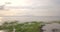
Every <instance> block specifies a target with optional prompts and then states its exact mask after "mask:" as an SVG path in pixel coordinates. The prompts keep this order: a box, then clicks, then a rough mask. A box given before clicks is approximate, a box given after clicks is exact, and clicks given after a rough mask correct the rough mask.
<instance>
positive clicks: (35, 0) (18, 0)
mask: <svg viewBox="0 0 60 32" xmlns="http://www.w3.org/2000/svg"><path fill="white" fill-rule="evenodd" d="M7 2H10V3H11V4H6V3H7ZM0 5H5V10H0V16H1V19H2V18H3V16H57V17H58V16H59V17H60V15H59V14H60V0H0ZM7 7H9V8H7ZM18 8H19V9H18Z"/></svg>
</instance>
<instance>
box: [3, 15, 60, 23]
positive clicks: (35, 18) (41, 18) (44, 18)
mask: <svg viewBox="0 0 60 32" xmlns="http://www.w3.org/2000/svg"><path fill="white" fill-rule="evenodd" d="M2 20H3V21H7V20H17V21H21V22H26V21H58V20H60V16H10V17H8V16H6V17H3V19H2Z"/></svg>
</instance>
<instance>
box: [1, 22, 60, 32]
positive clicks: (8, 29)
mask: <svg viewBox="0 0 60 32" xmlns="http://www.w3.org/2000/svg"><path fill="white" fill-rule="evenodd" d="M51 23H60V21H53V22H41V21H40V22H37V21H32V22H24V23H20V22H18V21H11V22H8V21H7V22H4V23H3V24H2V25H0V30H4V31H5V32H43V30H42V29H41V28H42V27H43V26H44V25H45V24H51Z"/></svg>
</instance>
